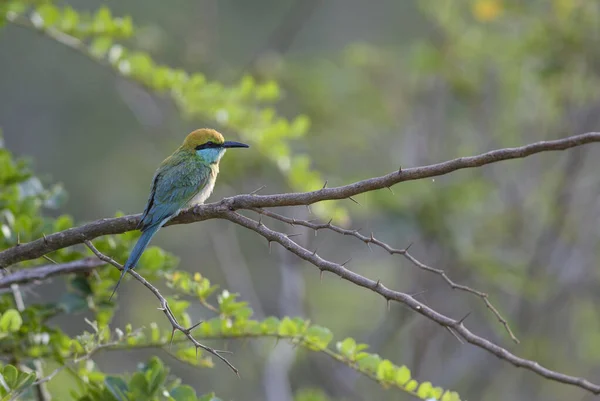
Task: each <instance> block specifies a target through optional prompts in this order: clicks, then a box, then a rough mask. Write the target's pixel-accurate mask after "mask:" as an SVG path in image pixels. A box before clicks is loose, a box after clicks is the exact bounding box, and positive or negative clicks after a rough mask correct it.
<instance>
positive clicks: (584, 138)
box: [0, 132, 600, 394]
mask: <svg viewBox="0 0 600 401" xmlns="http://www.w3.org/2000/svg"><path fill="white" fill-rule="evenodd" d="M592 142H600V133H596V132H590V133H587V134H581V135H576V136H572V137H568V138H564V139H559V140H555V141H543V142H537V143H533V144H530V145H526V146H522V147H518V148H507V149H499V150H494V151H491V152H487V153H483V154H480V155H477V156H471V157H462V158H458V159H454V160H450V161H447V162H443V163H438V164H433V165H429V166H424V167H415V168H409V169H406V170H398V171H396V172H393V173H390V174H387V175H384V176H381V177H375V178H370V179H366V180H363V181H358V182H355V183H353V184H350V185H345V186H341V187H336V188H325V187H323V188H322V189H320V190H317V191H312V192H305V193H289V194H277V195H254V194H248V195H238V196H234V197H231V198H225V199H223V200H221V201H219V202H216V203H212V204H208V205H201V206H196V207H193V208H190V209H188V210H185V211H183V212H182V213H181V214H180V215H179V216H178V217H177V218H175V219H174V220H173V221H172V222H170V223H169V224H187V223H192V222H197V221H202V220H207V219H211V218H221V219H226V220H230V221H232V222H234V223H236V224H238V225H241V226H243V227H246V228H248V229H251V230H253V231H255V232H256V233H258V234H259V235H261V236H263V237H264V238H266V239H267V241H269V243H271V242H277V243H279V244H280V245H282V246H283V247H284V248H285V249H287V250H289V251H290V252H292V253H294V254H295V255H297V256H299V257H300V258H302V259H304V260H306V261H308V262H310V263H311V264H313V265H315V266H316V267H318V268H319V269H320V270H321V271H329V272H331V273H334V274H336V275H337V276H339V277H341V278H343V279H345V280H347V281H350V282H352V283H353V284H355V285H358V286H360V287H365V288H367V289H370V290H371V291H373V292H375V293H377V294H379V295H381V296H383V297H384V298H385V299H386V300H387V301H391V300H394V301H397V302H400V303H402V304H404V305H406V306H408V307H409V308H410V309H412V310H413V311H415V312H417V313H419V314H421V315H423V316H425V317H427V318H428V319H430V320H432V321H434V322H436V323H438V324H439V325H441V326H443V327H445V328H447V329H449V330H450V331H451V332H453V333H456V334H457V335H459V336H460V337H462V338H463V339H464V340H466V341H467V342H469V343H470V344H473V345H476V346H477V347H479V348H482V349H484V350H486V351H488V352H489V353H492V354H494V355H496V356H497V357H498V358H500V359H503V360H505V361H508V362H510V363H512V364H513V365H515V366H517V367H523V368H525V369H527V370H529V371H532V372H534V373H536V374H538V375H540V376H543V377H545V378H548V379H550V380H554V381H557V382H561V383H565V384H570V385H574V386H578V387H580V388H582V389H586V390H588V391H590V392H592V393H594V394H600V385H598V384H594V383H591V382H589V381H587V380H585V379H583V378H578V377H574V376H569V375H565V374H562V373H558V372H556V371H553V370H550V369H548V368H545V367H543V366H541V365H540V364H539V363H537V362H535V361H532V360H528V359H524V358H520V357H518V356H516V355H514V354H512V353H511V352H509V351H508V350H506V349H505V348H502V347H500V346H498V345H496V344H494V343H492V342H490V341H489V340H487V339H485V338H483V337H480V336H478V335H476V334H474V333H472V332H471V331H470V330H468V329H467V328H466V327H465V326H464V324H463V320H464V319H459V320H456V319H453V318H450V317H448V316H446V315H443V314H441V313H439V312H437V311H435V310H433V309H431V308H430V307H428V306H427V305H425V304H423V303H421V302H419V301H417V300H416V299H415V298H414V297H413V296H411V295H409V294H405V293H402V292H399V291H394V290H392V289H389V288H387V287H386V286H384V285H383V284H382V283H381V282H380V281H379V280H378V281H374V280H371V279H369V278H366V277H364V276H361V275H359V274H357V273H354V272H352V271H350V270H348V269H347V268H345V267H344V265H345V264H346V263H347V262H344V263H342V264H339V263H334V262H331V261H328V260H325V259H323V258H321V257H320V256H319V255H317V253H316V252H311V251H309V250H307V249H306V248H303V247H301V246H300V245H298V244H297V243H296V242H294V241H292V240H291V239H290V237H291V235H290V236H288V235H285V234H283V233H280V232H277V231H273V230H271V229H269V228H268V227H266V226H265V225H264V224H262V222H260V221H258V222H257V221H255V220H252V219H250V218H248V217H245V216H242V215H241V214H239V213H237V212H236V210H239V209H248V210H252V209H255V208H262V207H278V206H297V205H310V204H312V203H316V202H320V201H324V200H334V199H345V198H350V197H352V196H354V195H357V194H361V193H364V192H369V191H374V190H378V189H382V188H386V187H390V186H392V185H394V184H397V183H400V182H403V181H410V180H418V179H423V178H429V177H435V176H439V175H444V174H448V173H450V172H453V171H456V170H460V169H465V168H473V167H479V166H483V165H487V164H491V163H495V162H498V161H502V160H508V159H517V158H523V157H527V156H529V155H532V154H535V153H540V152H546V151H555V150H564V149H568V148H572V147H575V146H581V145H583V144H586V143H592ZM139 218H140V216H139V215H131V216H124V217H119V218H112V219H102V220H98V221H95V222H92V223H89V224H86V225H84V226H81V227H77V228H72V229H68V230H65V231H61V232H58V233H55V234H52V235H49V236H46V237H44V238H42V239H39V240H36V241H32V242H30V243H26V244H20V245H18V246H15V247H12V248H9V249H7V250H5V251H3V252H0V267H7V266H10V265H12V264H14V263H18V262H21V261H24V260H31V259H36V258H39V257H41V256H44V255H45V254H47V253H49V252H52V251H55V250H58V249H61V248H65V247H68V246H71V245H75V244H80V243H85V244H86V245H88V247H90V249H92V250H94V248H93V245H91V242H90V240H91V239H93V238H96V237H99V236H102V235H108V234H119V233H123V232H126V231H131V230H134V229H135V228H136V226H137V223H138V220H139ZM95 253H96V255H97V256H98V257H99V258H100V259H101V260H102V261H104V262H108V263H111V264H113V265H114V266H117V267H119V268H120V265H119V264H118V263H116V262H115V261H113V260H112V259H110V258H109V257H107V256H105V255H102V254H99V252H97V251H96V252H95ZM130 273H131V274H132V275H134V277H135V278H136V279H137V280H138V281H140V282H142V283H143V284H144V285H145V286H146V287H148V288H149V289H150V290H151V291H152V292H153V293H154V294H155V295H156V296H157V297H158V298H159V299H161V303H162V306H163V310H164V312H165V314H166V315H167V318H169V320H170V322H171V325H172V326H173V329H174V330H180V331H182V332H183V333H184V334H186V336H187V337H188V339H190V340H191V341H192V342H194V344H195V345H196V346H197V347H200V348H203V349H205V350H207V351H208V352H210V351H211V350H212V349H210V348H208V347H205V346H203V345H202V344H200V343H198V342H197V341H196V340H195V339H193V337H191V334H190V331H191V329H192V328H193V327H192V328H190V329H186V328H184V327H182V326H180V325H179V323H177V322H176V321H175V320H174V317H173V316H172V314H169V309H168V306H167V305H166V303H164V302H163V301H164V298H163V297H162V295H160V293H158V291H157V290H156V288H154V287H153V286H152V285H150V284H149V283H147V282H146V281H145V280H144V279H143V278H142V277H141V276H139V275H138V274H137V273H135V272H134V271H130ZM212 351H215V352H214V354H216V355H217V356H218V357H220V358H221V359H224V358H223V357H222V356H220V355H219V354H218V351H216V350H212ZM230 367H231V365H230ZM233 369H235V368H233Z"/></svg>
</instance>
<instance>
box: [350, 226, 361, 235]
mask: <svg viewBox="0 0 600 401" xmlns="http://www.w3.org/2000/svg"><path fill="white" fill-rule="evenodd" d="M360 230H362V227H361V228H357V229H356V230H354V231H352V235H356V234H360Z"/></svg>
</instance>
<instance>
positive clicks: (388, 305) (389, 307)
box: [385, 298, 391, 312]
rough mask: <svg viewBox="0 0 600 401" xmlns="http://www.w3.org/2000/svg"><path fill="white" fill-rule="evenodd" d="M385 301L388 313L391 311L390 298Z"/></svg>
mask: <svg viewBox="0 0 600 401" xmlns="http://www.w3.org/2000/svg"><path fill="white" fill-rule="evenodd" d="M385 301H386V302H387V310H388V312H389V311H390V310H391V302H390V299H389V298H386V299H385Z"/></svg>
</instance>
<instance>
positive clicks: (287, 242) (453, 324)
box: [222, 170, 600, 394]
mask: <svg viewBox="0 0 600 401" xmlns="http://www.w3.org/2000/svg"><path fill="white" fill-rule="evenodd" d="M403 171H405V170H403ZM222 217H223V218H225V219H227V220H229V221H231V222H234V223H236V224H238V225H240V226H242V227H245V228H248V229H250V230H252V231H254V232H256V233H257V234H260V235H261V236H263V237H264V238H266V239H267V240H268V241H270V242H277V243H278V244H280V245H281V246H283V247H284V248H285V249H287V250H288V251H290V252H292V253H293V254H295V255H297V256H298V257H300V258H301V259H304V260H306V261H307V262H309V263H311V264H313V265H314V266H316V267H317V268H318V269H319V270H321V271H329V272H331V273H333V274H335V275H337V276H339V277H340V278H342V279H344V280H347V281H349V282H351V283H353V284H355V285H357V286H359V287H364V288H367V289H369V290H371V291H373V292H375V293H377V294H379V295H381V296H382V297H383V298H384V299H385V300H386V301H390V300H393V301H396V302H400V303H402V304H404V305H406V306H407V307H409V308H410V309H412V310H413V311H415V312H417V313H419V314H421V315H423V316H425V317H427V318H428V319H430V320H431V321H434V322H436V323H437V324H439V325H440V326H442V327H447V328H450V329H452V330H453V331H454V332H455V333H456V334H458V335H459V336H460V337H462V338H463V339H464V340H465V341H467V342H468V343H470V344H473V345H475V346H477V347H479V348H482V349H484V350H486V351H488V352H489V353H491V354H493V355H495V356H497V357H498V358H500V359H503V360H505V361H507V362H509V363H511V364H513V365H514V366H517V367H521V368H524V369H527V370H529V371H531V372H534V373H536V374H538V375H540V376H542V377H545V378H547V379H549V380H554V381H557V382H560V383H565V384H570V385H573V386H577V387H580V388H582V389H585V390H588V391H590V392H592V393H594V394H600V384H595V383H592V382H590V381H588V380H586V379H583V378H580V377H575V376H569V375H566V374H563V373H559V372H556V371H553V370H551V369H548V368H546V367H543V366H541V365H540V364H539V363H538V362H536V361H533V360H530V359H525V358H521V357H518V356H516V355H514V354H512V353H511V352H510V351H508V350H507V349H506V348H503V347H501V346H499V345H496V344H494V343H493V342H491V341H489V340H487V339H485V338H483V337H480V336H478V335H476V334H474V333H472V332H471V331H470V330H469V329H467V328H466V326H465V325H464V322H461V321H460V320H457V319H453V318H451V317H448V316H446V315H443V314H441V313H439V312H438V311H436V310H434V309H432V308H430V307H429V306H427V305H425V304H423V303H421V302H419V301H418V300H416V299H415V298H414V297H412V296H410V295H409V294H406V293H403V292H400V291H395V290H391V289H389V288H387V287H386V286H385V285H383V284H382V283H381V282H380V281H375V280H371V279H369V278H366V277H364V276H361V275H360V274H357V273H355V272H353V271H350V270H348V269H346V268H345V267H343V266H342V265H340V264H339V263H334V262H331V261H328V260H325V259H323V258H321V257H320V256H319V255H318V254H316V253H313V252H311V251H309V250H308V249H306V248H303V247H302V246H300V245H298V244H297V243H296V242H294V241H293V240H291V239H290V238H288V237H287V236H286V235H285V234H283V233H280V232H278V231H274V230H271V229H270V228H268V227H267V226H266V225H265V224H264V223H263V224H262V225H260V226H258V225H257V224H256V221H255V220H253V219H251V218H248V217H246V216H242V215H241V214H239V213H237V212H235V211H227V212H224V213H223V214H222Z"/></svg>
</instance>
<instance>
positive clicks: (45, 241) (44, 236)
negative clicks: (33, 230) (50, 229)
mask: <svg viewBox="0 0 600 401" xmlns="http://www.w3.org/2000/svg"><path fill="white" fill-rule="evenodd" d="M42 237H43V238H44V243H45V244H46V245H48V237H46V234H44V233H42Z"/></svg>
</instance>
